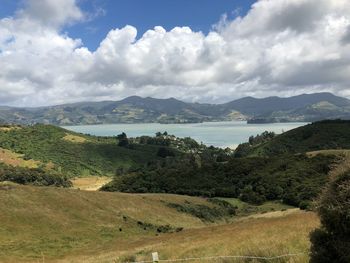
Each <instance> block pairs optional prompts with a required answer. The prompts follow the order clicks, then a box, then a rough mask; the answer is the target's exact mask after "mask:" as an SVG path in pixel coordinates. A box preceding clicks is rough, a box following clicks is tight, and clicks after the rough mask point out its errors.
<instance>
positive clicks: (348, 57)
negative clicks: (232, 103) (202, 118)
mask: <svg viewBox="0 0 350 263" xmlns="http://www.w3.org/2000/svg"><path fill="white" fill-rule="evenodd" d="M84 19H86V15H85V14H84V12H83V11H82V10H80V8H79V6H78V5H77V3H76V1H75V0H60V1H54V0H28V1H26V4H25V5H24V6H23V8H22V9H21V10H18V11H17V12H16V14H14V16H13V17H8V18H2V19H1V20H0V68H1V70H0V104H8V105H17V106H37V105H50V104H51V105H52V104H60V103H67V102H75V101H87V100H105V99H121V98H124V97H126V96H129V95H135V94H136V95H140V96H153V97H158V98H166V97H176V98H179V99H183V100H186V101H201V102H223V101H228V100H230V99H234V98H238V97H242V96H246V95H252V96H258V97H261V96H269V95H279V96H289V95H295V94H300V93H304V92H316V91H317V92H318V91H331V92H334V93H336V94H339V95H343V96H347V97H350V2H349V1H348V0H334V1H329V0H260V1H258V2H256V3H255V4H254V5H253V6H252V7H251V9H250V11H249V12H248V13H247V14H246V15H245V16H242V17H240V16H238V17H236V18H235V19H234V20H231V21H228V20H227V19H226V18H225V16H223V18H222V19H221V21H219V22H218V23H217V25H215V26H214V27H213V30H212V31H211V32H210V33H209V34H207V35H204V34H203V33H201V32H194V31H192V30H191V28H189V27H176V28H174V29H172V30H170V31H166V30H165V29H164V28H162V27H161V26H157V27H155V28H154V29H151V30H149V31H147V32H146V33H145V34H143V35H142V36H140V37H138V36H137V29H136V28H135V27H133V26H129V25H128V26H125V27H124V28H116V29H112V30H111V31H110V32H109V33H108V34H107V36H106V37H105V39H103V40H102V41H101V43H100V46H99V47H98V48H97V50H95V51H92V50H89V49H88V48H86V47H85V46H84V44H83V43H82V41H81V40H80V39H73V38H71V37H70V36H69V35H68V34H67V33H64V31H63V29H64V26H66V25H69V24H72V23H76V22H82V21H84Z"/></svg>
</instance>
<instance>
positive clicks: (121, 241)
mask: <svg viewBox="0 0 350 263" xmlns="http://www.w3.org/2000/svg"><path fill="white" fill-rule="evenodd" d="M0 200H1V201H0V211H1V213H0V222H1V224H0V262H22V261H31V260H32V261H35V260H38V259H40V258H41V254H43V255H44V256H45V258H46V261H50V260H53V259H57V258H61V257H63V256H67V255H77V254H78V255H85V254H87V253H92V254H97V253H100V252H102V251H104V250H107V251H114V250H115V245H117V247H118V249H120V250H121V251H124V250H127V249H128V248H129V247H130V246H133V244H135V243H138V242H140V240H142V239H143V238H147V237H150V238H151V237H154V236H155V234H156V231H155V229H150V228H147V229H146V230H145V229H144V227H143V226H140V225H138V223H137V222H138V221H142V222H144V223H150V224H153V225H155V226H161V225H166V224H169V225H172V226H174V227H184V228H198V227H202V226H205V225H206V224H205V223H203V222H202V221H201V220H200V219H198V218H196V217H193V216H191V215H189V214H185V213H179V212H177V210H176V209H173V208H169V207H168V206H167V202H173V203H183V202H185V200H187V201H189V202H191V203H195V204H207V205H211V203H208V202H207V201H206V200H205V199H201V198H196V197H187V196H175V195H156V194H144V195H138V194H135V195H134V194H122V193H107V192H93V191H79V190H74V189H59V188H50V187H31V186H20V185H13V184H11V185H0ZM120 228H121V229H122V231H120Z"/></svg>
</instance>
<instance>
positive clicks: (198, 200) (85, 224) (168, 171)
mask: <svg viewBox="0 0 350 263" xmlns="http://www.w3.org/2000/svg"><path fill="white" fill-rule="evenodd" d="M349 130H350V122H349V121H344V120H333V121H321V122H315V123H311V124H308V125H305V126H302V127H299V128H296V129H292V130H290V131H286V132H284V133H283V134H275V133H273V132H264V133H262V134H260V135H257V136H251V137H250V138H247V139H248V142H247V143H242V144H241V145H240V146H239V147H238V148H237V149H236V150H235V151H232V150H230V149H222V148H216V147H213V146H210V147H208V146H206V145H204V144H199V143H198V142H196V141H195V140H193V139H191V138H188V137H187V138H178V137H176V136H173V135H171V134H168V133H167V132H158V133H157V134H156V135H155V136H140V137H130V138H129V137H128V136H127V135H126V134H125V133H122V134H119V135H117V136H114V137H108V136H93V135H87V134H82V133H77V132H72V131H69V130H66V129H63V128H60V127H56V126H52V125H42V124H37V125H32V126H11V125H7V126H4V129H0V147H1V149H0V157H1V162H0V200H1V202H0V211H2V212H1V213H0V221H1V222H2V224H1V225H0V251H1V252H0V261H1V262H38V261H44V262H79V261H83V262H136V261H147V260H150V259H151V257H150V255H151V252H154V251H157V252H158V253H159V255H160V257H161V259H179V258H201V257H211V256H243V255H246V256H253V257H275V256H279V255H284V254H294V253H296V254H298V255H296V256H293V257H292V258H289V257H286V258H280V259H278V261H276V262H300V263H304V262H308V261H309V251H310V240H309V235H310V233H311V232H312V231H314V230H315V229H316V228H318V227H319V226H320V221H319V218H318V216H317V214H316V213H315V203H314V201H315V200H316V199H317V198H318V196H319V194H320V193H321V192H322V189H323V188H324V187H325V185H327V182H328V181H329V180H330V178H335V177H337V176H341V175H342V174H344V173H346V172H347V171H348V170H349V167H350V166H349V153H348V151H349V149H350V145H349V138H348V134H349ZM192 262H201V260H192ZM236 262H246V261H245V260H244V259H237V260H236ZM258 262H259V261H258Z"/></svg>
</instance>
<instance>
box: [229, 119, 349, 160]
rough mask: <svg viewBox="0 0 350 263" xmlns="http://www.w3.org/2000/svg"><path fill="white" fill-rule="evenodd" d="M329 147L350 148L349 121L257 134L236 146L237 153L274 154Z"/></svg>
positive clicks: (248, 154)
mask: <svg viewBox="0 0 350 263" xmlns="http://www.w3.org/2000/svg"><path fill="white" fill-rule="evenodd" d="M327 149H350V121H347V120H325V121H319V122H314V123H311V124H308V125H305V126H302V127H299V128H296V129H293V130H291V131H288V132H285V133H283V134H280V135H278V136H270V137H269V136H268V134H266V135H265V138H262V137H261V136H257V138H255V139H254V138H252V139H251V140H250V142H247V143H243V144H241V145H239V146H238V148H237V149H236V153H235V155H236V156H238V157H244V156H275V155H279V154H286V153H304V152H309V151H317V150H327Z"/></svg>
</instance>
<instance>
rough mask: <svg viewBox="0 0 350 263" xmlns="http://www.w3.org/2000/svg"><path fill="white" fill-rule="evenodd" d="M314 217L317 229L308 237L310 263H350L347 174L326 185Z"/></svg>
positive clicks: (349, 185) (349, 192)
mask: <svg viewBox="0 0 350 263" xmlns="http://www.w3.org/2000/svg"><path fill="white" fill-rule="evenodd" d="M318 214H319V216H320V219H321V227H320V228H319V229H317V230H315V231H314V232H312V234H311V243H312V246H311V260H310V262H311V263H326V262H335V263H348V262H350V171H349V172H347V173H345V174H342V175H340V176H338V177H336V178H335V179H334V180H332V181H331V182H330V183H329V185H328V186H327V188H326V189H325V191H324V192H323V193H322V195H321V198H320V201H319V204H318Z"/></svg>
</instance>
